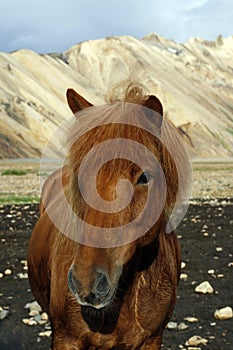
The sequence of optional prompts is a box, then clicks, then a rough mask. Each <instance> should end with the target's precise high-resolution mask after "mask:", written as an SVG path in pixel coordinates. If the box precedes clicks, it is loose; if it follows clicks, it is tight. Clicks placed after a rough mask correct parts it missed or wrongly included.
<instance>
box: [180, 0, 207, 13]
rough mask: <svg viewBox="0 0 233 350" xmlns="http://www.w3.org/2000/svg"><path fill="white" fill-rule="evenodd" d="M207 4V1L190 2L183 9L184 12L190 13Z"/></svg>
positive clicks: (196, 0)
mask: <svg viewBox="0 0 233 350" xmlns="http://www.w3.org/2000/svg"><path fill="white" fill-rule="evenodd" d="M208 2H209V0H195V1H190V2H189V4H187V5H185V7H184V9H185V10H186V11H191V10H195V9H199V8H201V7H203V6H204V5H206V4H207V3H208Z"/></svg>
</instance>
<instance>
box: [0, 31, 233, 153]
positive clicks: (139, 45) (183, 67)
mask: <svg viewBox="0 0 233 350" xmlns="http://www.w3.org/2000/svg"><path fill="white" fill-rule="evenodd" d="M232 67H233V37H232V36H231V37H229V38H222V37H221V36H219V37H218V38H217V39H216V40H215V41H211V42H210V41H206V40H202V39H200V38H194V39H190V40H189V41H188V42H185V43H182V44H177V43H175V42H173V41H171V40H167V39H165V38H163V37H161V36H159V35H157V34H151V35H148V36H147V37H145V38H143V39H142V40H138V39H136V38H133V37H129V36H122V37H109V38H104V39H101V40H95V41H91V40H90V41H87V42H83V43H80V44H77V45H75V46H73V47H71V48H70V49H69V50H67V51H66V52H63V53H52V54H46V55H39V54H37V53H36V52H33V51H29V50H20V51H16V52H12V53H9V54H8V53H0V80H1V86H0V158H18V157H19V158H27V157H33V158H39V157H40V155H41V152H42V150H43V148H44V146H45V144H46V142H47V141H48V139H49V137H50V135H51V134H52V133H53V131H54V130H55V129H56V127H57V126H58V125H59V124H60V123H61V122H62V121H63V120H65V119H66V118H68V117H69V116H70V115H71V114H70V111H69V109H68V107H67V105H66V101H65V92H66V89H67V88H69V87H73V88H75V89H76V90H77V91H78V92H79V93H80V94H81V95H83V96H84V97H85V98H86V99H88V100H89V101H90V102H92V103H93V104H101V103H103V102H104V98H105V95H106V92H107V91H108V89H109V88H111V87H112V86H113V85H114V84H116V83H118V82H119V81H121V80H124V79H131V80H133V81H138V82H140V83H142V84H144V85H145V87H146V88H147V89H148V91H149V92H150V93H152V94H156V95H157V96H158V97H159V98H160V99H161V101H162V103H163V105H164V109H165V112H166V114H167V116H168V117H169V118H170V119H171V120H172V121H173V122H174V123H175V125H176V126H178V127H180V130H182V131H184V132H185V133H187V134H188V135H189V137H190V138H191V140H192V144H193V146H190V153H191V155H192V157H193V158H221V159H222V158H229V157H232V156H233V151H232V149H233V148H232V145H233V117H232V113H233V85H232V81H233V79H232V78H233V69H232ZM56 142H57V141H56V140H54V143H52V144H51V151H52V154H53V155H54V156H55V155H56V152H57V151H56Z"/></svg>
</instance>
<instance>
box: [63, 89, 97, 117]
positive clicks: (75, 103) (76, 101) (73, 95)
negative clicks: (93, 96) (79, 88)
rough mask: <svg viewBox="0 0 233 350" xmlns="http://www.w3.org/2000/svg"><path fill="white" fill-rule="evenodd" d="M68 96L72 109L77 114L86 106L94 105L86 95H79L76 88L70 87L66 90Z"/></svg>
mask: <svg viewBox="0 0 233 350" xmlns="http://www.w3.org/2000/svg"><path fill="white" fill-rule="evenodd" d="M66 98H67V102H68V105H69V107H70V109H71V111H72V112H73V113H74V114H75V113H78V112H79V111H81V110H82V109H84V108H87V107H91V106H93V105H92V104H91V103H90V102H88V101H87V100H85V98H84V97H82V96H81V95H79V94H78V93H77V92H76V91H75V90H73V89H68V90H67V91H66Z"/></svg>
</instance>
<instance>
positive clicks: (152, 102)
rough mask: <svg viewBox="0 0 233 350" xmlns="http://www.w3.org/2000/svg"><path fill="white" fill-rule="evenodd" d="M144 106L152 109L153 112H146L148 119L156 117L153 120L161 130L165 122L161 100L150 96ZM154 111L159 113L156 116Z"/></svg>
mask: <svg viewBox="0 0 233 350" xmlns="http://www.w3.org/2000/svg"><path fill="white" fill-rule="evenodd" d="M143 106H145V107H147V108H149V109H151V111H150V110H148V109H147V110H145V114H146V117H147V118H148V119H152V118H153V116H155V118H153V120H155V123H156V125H155V126H156V127H157V128H161V125H162V122H163V106H162V104H161V102H160V101H159V99H158V98H157V97H155V96H153V95H150V96H149V97H148V99H147V100H146V101H145V102H144V103H143ZM153 111H154V112H157V113H156V115H155V113H154V112H153Z"/></svg>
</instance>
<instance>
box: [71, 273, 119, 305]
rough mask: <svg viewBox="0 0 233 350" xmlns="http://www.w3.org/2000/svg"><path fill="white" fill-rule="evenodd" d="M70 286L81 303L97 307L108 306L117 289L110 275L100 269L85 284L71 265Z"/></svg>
mask: <svg viewBox="0 0 233 350" xmlns="http://www.w3.org/2000/svg"><path fill="white" fill-rule="evenodd" d="M68 286H69V288H70V290H71V292H72V294H73V295H74V296H75V297H76V299H77V301H78V303H79V304H80V305H82V306H91V307H93V308H96V309H101V308H104V307H107V306H108V305H109V304H110V303H111V301H112V300H113V298H114V295H115V290H116V286H112V285H111V282H110V278H109V276H108V275H107V274H106V273H104V272H103V271H101V270H100V269H99V270H98V271H97V272H95V274H94V278H93V279H92V280H91V281H89V283H88V285H86V286H85V285H84V283H82V282H81V281H80V280H79V279H78V278H77V277H76V276H75V274H74V271H73V268H72V267H71V268H70V270H69V273H68Z"/></svg>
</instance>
